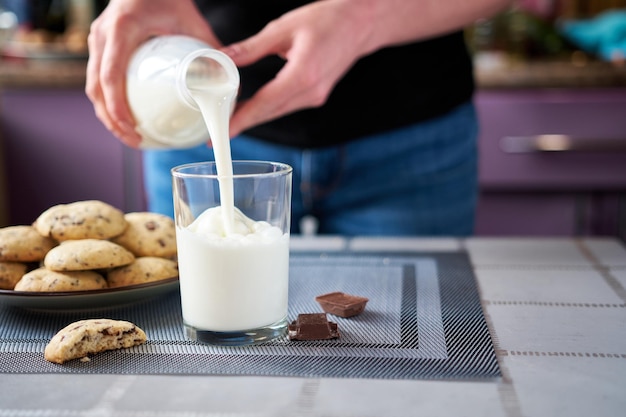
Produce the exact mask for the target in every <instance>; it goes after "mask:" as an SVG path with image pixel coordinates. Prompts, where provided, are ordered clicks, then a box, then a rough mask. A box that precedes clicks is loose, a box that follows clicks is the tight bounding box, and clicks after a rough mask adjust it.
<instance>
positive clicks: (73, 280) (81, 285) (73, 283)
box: [14, 267, 108, 292]
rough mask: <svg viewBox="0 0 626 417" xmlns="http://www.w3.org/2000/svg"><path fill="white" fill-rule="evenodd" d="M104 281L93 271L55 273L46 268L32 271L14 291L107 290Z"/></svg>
mask: <svg viewBox="0 0 626 417" xmlns="http://www.w3.org/2000/svg"><path fill="white" fill-rule="evenodd" d="M107 287H108V284H107V282H106V279H104V277H103V276H102V275H100V274H99V273H97V272H95V271H67V272H57V271H51V270H49V269H47V268H43V267H41V268H37V269H35V270H32V271H30V272H28V273H26V274H24V276H22V278H20V280H19V281H18V282H17V283H16V284H15V288H14V290H15V291H28V292H68V291H88V290H101V289H104V288H107Z"/></svg>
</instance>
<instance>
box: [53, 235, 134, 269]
mask: <svg viewBox="0 0 626 417" xmlns="http://www.w3.org/2000/svg"><path fill="white" fill-rule="evenodd" d="M134 260H135V255H133V254H132V253H131V252H130V251H128V250H127V249H126V248H124V247H122V246H120V245H118V244H117V243H113V242H110V241H108V240H100V239H81V240H68V241H66V242H63V243H61V244H60V245H59V246H57V247H55V248H53V249H51V250H50V251H49V252H48V254H47V255H46V257H45V258H44V265H45V266H46V268H48V269H51V270H53V271H86V270H89V269H107V268H114V267H116V266H122V265H128V264H129V263H131V262H132V261H134Z"/></svg>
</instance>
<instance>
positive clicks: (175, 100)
mask: <svg viewBox="0 0 626 417" xmlns="http://www.w3.org/2000/svg"><path fill="white" fill-rule="evenodd" d="M203 83H213V84H215V83H227V84H230V85H234V86H235V88H234V91H236V90H237V88H238V86H239V72H238V70H237V67H236V66H235V64H234V63H233V62H232V60H231V59H230V58H229V57H228V56H227V55H226V54H224V53H222V52H220V51H217V50H216V49H214V48H212V47H210V46H209V45H207V44H206V43H204V42H201V41H199V40H197V39H194V38H190V37H187V36H181V35H165V36H158V37H155V38H152V39H150V40H148V41H147V42H146V43H144V44H143V45H141V46H140V47H139V48H138V49H137V51H136V52H135V53H134V54H133V56H132V57H131V60H130V64H129V66H128V72H127V79H126V94H127V97H128V103H129V105H130V108H131V111H132V112H133V115H134V117H135V121H136V122H137V131H138V132H139V134H140V135H141V136H142V138H143V140H142V142H141V145H140V147H141V148H144V149H148V148H189V147H192V146H197V145H200V144H202V143H206V142H208V141H209V133H208V130H207V126H206V123H205V121H204V119H203V117H202V114H201V113H200V109H199V108H198V105H197V103H196V102H195V100H194V99H193V98H192V96H191V94H190V92H189V89H190V88H193V87H194V86H196V87H197V86H201V85H202V84H203ZM232 103H233V104H234V99H233V100H232ZM231 110H232V108H231Z"/></svg>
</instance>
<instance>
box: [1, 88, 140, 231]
mask: <svg viewBox="0 0 626 417" xmlns="http://www.w3.org/2000/svg"><path fill="white" fill-rule="evenodd" d="M0 132H1V135H0V140H2V142H3V143H2V147H3V148H4V158H5V161H4V165H5V166H4V169H5V175H6V182H7V190H6V193H5V194H6V196H4V197H3V198H5V199H6V200H7V201H4V203H5V204H4V205H5V206H6V207H7V211H8V221H7V223H8V224H30V223H31V222H32V221H33V220H35V218H36V217H37V216H38V215H39V213H41V212H42V211H43V210H45V209H47V208H48V207H50V206H52V205H54V204H60V203H68V202H73V201H78V200H87V199H98V200H102V201H105V202H107V203H109V204H112V205H113V206H116V207H118V208H119V209H121V210H124V211H126V212H128V211H136V210H141V209H143V208H144V198H143V192H142V188H141V165H140V158H139V153H138V152H137V151H134V150H132V149H130V148H127V147H125V146H123V145H122V144H121V142H119V141H118V140H117V139H115V138H114V137H113V136H112V135H111V134H110V133H109V132H108V131H107V130H106V129H105V128H104V126H103V125H102V124H101V123H100V121H98V120H97V119H96V117H95V115H94V111H93V107H92V105H91V103H90V102H89V100H88V99H87V97H86V96H85V94H84V93H83V92H82V91H81V90H79V89H67V90H66V89H50V90H40V89H37V90H35V89H33V90H29V89H24V90H17V89H16V90H11V89H4V90H3V91H1V92H0Z"/></svg>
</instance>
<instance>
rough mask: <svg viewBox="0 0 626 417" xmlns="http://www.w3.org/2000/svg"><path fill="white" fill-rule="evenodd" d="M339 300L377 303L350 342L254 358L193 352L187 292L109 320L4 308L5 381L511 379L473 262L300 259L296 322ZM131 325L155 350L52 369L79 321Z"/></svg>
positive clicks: (294, 277) (346, 325)
mask: <svg viewBox="0 0 626 417" xmlns="http://www.w3.org/2000/svg"><path fill="white" fill-rule="evenodd" d="M331 291H343V292H346V293H351V294H356V295H361V296H365V297H368V298H369V300H370V301H369V302H368V304H367V308H366V310H365V312H363V313H362V314H360V315H358V316H355V317H352V318H348V319H344V318H341V317H336V316H330V315H329V318H330V319H331V320H332V321H335V322H337V323H338V325H339V328H340V331H341V338H340V339H335V340H328V341H311V342H303V341H290V340H288V339H287V337H286V336H285V337H283V338H281V339H278V340H274V341H272V342H269V343H267V344H263V345H257V346H248V347H217V346H209V345H202V344H198V343H195V342H191V341H189V340H187V339H186V338H185V335H184V331H183V329H182V318H181V313H180V300H179V294H178V292H177V291H174V292H172V293H170V294H169V295H166V296H163V297H160V298H158V299H154V300H151V301H148V302H144V303H141V304H139V305H136V306H130V307H123V308H116V309H109V310H105V311H80V312H42V311H29V310H23V309H17V308H8V307H7V308H0V372H10V373H121V374H211V375H217V374H228V375H276V376H300V377H309V376H311V377H313V376H314V377H350V378H394V379H416V378H429V379H433V378H452V379H484V378H494V377H499V376H500V371H499V368H498V363H497V360H496V356H495V352H494V349H493V345H492V343H491V337H490V334H489V331H488V328H487V325H486V322H485V319H484V316H483V312H482V308H481V305H480V300H479V297H478V292H477V288H476V282H475V279H474V275H473V271H472V268H471V265H470V263H469V259H468V257H467V255H466V254H465V253H462V252H458V253H457V252H455V253H418V254H416V253H410V254H409V253H406V254H403V253H394V254H390V253H384V254H377V253H368V254H359V253H345V252H340V253H296V254H292V255H291V265H290V289H289V319H290V320H293V319H295V318H296V317H297V315H298V313H305V312H321V311H322V310H321V308H320V306H319V305H318V304H317V303H316V302H315V300H314V297H315V296H316V295H320V294H323V293H327V292H331ZM100 317H108V318H114V319H124V320H130V321H132V322H133V323H136V324H137V325H138V326H139V327H141V328H142V329H144V330H145V331H146V334H147V335H148V339H149V340H148V342H147V343H146V344H145V345H142V346H138V347H135V348H131V349H125V350H118V351H112V352H105V353H101V354H98V355H95V356H93V357H92V358H91V361H89V362H81V361H71V362H68V363H66V364H64V365H56V364H51V363H49V362H47V361H45V360H44V358H43V353H42V352H43V350H44V347H45V345H46V344H47V343H48V341H49V339H50V338H51V337H52V336H53V335H54V333H56V331H58V329H60V328H62V327H64V326H65V325H67V324H68V323H70V322H72V321H76V320H79V319H84V318H100Z"/></svg>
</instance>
